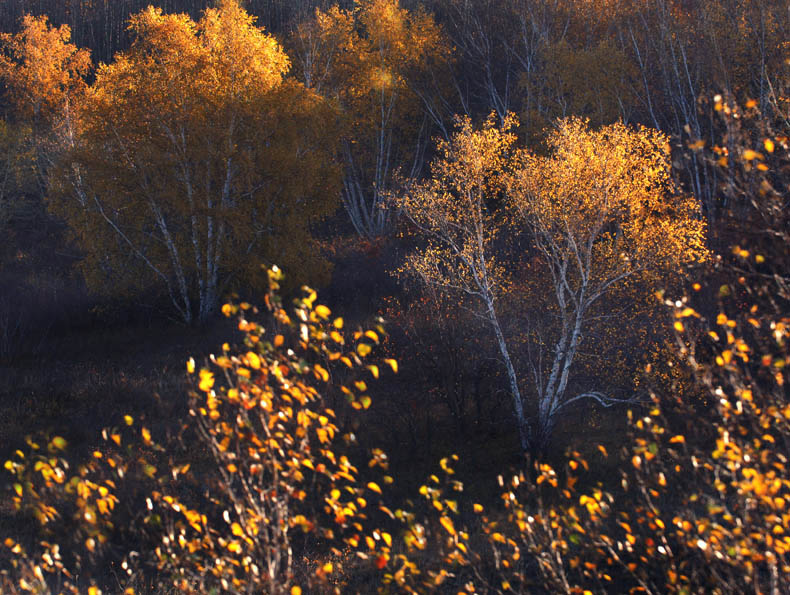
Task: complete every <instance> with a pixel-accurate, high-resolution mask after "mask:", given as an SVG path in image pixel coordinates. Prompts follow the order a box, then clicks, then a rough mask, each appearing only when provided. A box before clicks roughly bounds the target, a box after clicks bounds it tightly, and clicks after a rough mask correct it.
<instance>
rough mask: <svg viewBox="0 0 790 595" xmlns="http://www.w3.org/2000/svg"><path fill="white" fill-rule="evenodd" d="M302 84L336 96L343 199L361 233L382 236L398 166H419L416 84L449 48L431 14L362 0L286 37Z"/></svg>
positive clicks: (395, 2) (382, 0) (424, 128)
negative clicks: (339, 113)
mask: <svg viewBox="0 0 790 595" xmlns="http://www.w3.org/2000/svg"><path fill="white" fill-rule="evenodd" d="M291 47H292V48H293V54H294V56H295V62H296V66H297V70H298V71H299V73H300V76H301V78H302V80H303V81H304V83H305V85H307V86H308V87H310V88H313V89H315V90H317V91H318V92H320V93H321V94H322V95H324V96H326V97H328V98H332V99H333V100H335V101H337V103H338V104H339V105H340V107H341V110H342V112H343V116H344V117H343V129H342V141H341V151H342V153H341V154H342V160H343V164H344V166H345V171H344V178H343V191H342V199H343V205H344V206H345V208H346V211H347V212H348V215H349V217H350V219H351V223H352V224H353V226H354V229H355V230H356V231H357V233H358V234H359V235H360V236H362V237H364V238H375V237H378V236H381V235H382V234H383V233H384V232H386V231H387V230H388V229H390V227H391V223H392V219H393V215H394V213H393V212H392V211H391V210H390V209H389V208H387V205H386V196H387V193H388V191H389V190H390V189H391V188H392V187H393V181H394V179H395V178H396V175H395V174H396V171H397V170H398V169H400V170H401V171H402V173H403V175H404V177H406V178H412V177H414V176H416V175H417V174H418V173H419V172H420V171H421V169H422V166H423V153H424V150H425V145H426V141H427V139H428V123H429V121H428V120H429V118H428V116H427V115H426V114H424V113H423V110H422V107H423V105H424V102H425V99H426V97H425V95H424V92H418V91H417V90H416V89H417V86H416V84H415V83H416V81H417V80H418V79H419V78H420V77H421V76H422V75H423V74H424V73H425V71H426V70H427V69H428V67H429V65H430V64H432V63H433V62H434V61H437V60H442V59H446V56H447V55H448V54H449V51H450V49H449V45H448V43H447V42H446V40H445V38H444V36H443V34H442V32H441V30H440V28H439V27H438V26H437V25H436V23H435V22H434V20H433V18H432V17H431V16H430V15H429V14H428V13H426V12H425V11H423V10H421V9H418V10H414V11H408V10H406V9H405V8H403V7H401V5H400V2H399V0H362V1H360V2H358V3H357V6H356V8H355V9H354V10H350V11H347V10H342V9H340V8H339V7H338V6H334V7H332V8H330V9H329V10H327V11H321V10H316V13H315V18H314V19H313V20H312V21H309V22H306V23H303V24H302V25H301V26H300V27H299V28H298V29H297V31H296V33H295V35H294V36H293V38H292V39H291Z"/></svg>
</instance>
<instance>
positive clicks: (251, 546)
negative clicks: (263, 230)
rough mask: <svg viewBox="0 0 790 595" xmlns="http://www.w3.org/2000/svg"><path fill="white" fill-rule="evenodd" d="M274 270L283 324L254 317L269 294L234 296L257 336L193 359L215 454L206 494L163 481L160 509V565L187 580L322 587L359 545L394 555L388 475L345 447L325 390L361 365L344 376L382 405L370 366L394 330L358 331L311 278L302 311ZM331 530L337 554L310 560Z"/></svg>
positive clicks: (192, 587)
mask: <svg viewBox="0 0 790 595" xmlns="http://www.w3.org/2000/svg"><path fill="white" fill-rule="evenodd" d="M269 280H270V283H271V288H272V290H271V292H270V293H269V294H268V295H267V297H266V306H267V310H268V314H269V316H270V318H269V320H268V326H269V330H267V329H265V328H264V326H263V325H262V324H260V323H258V322H254V321H253V320H252V319H253V317H254V316H255V315H256V314H259V312H258V310H257V309H256V308H255V307H252V306H250V305H248V304H244V303H243V304H240V305H230V304H229V305H227V306H226V307H225V308H223V312H224V313H225V315H226V316H228V317H232V316H237V317H238V328H239V330H241V331H242V332H243V333H244V343H243V346H241V347H240V348H239V349H234V348H231V347H230V346H229V345H227V344H226V345H224V346H223V351H222V354H221V355H218V356H212V357H211V358H210V362H208V364H207V366H206V367H204V368H202V369H199V370H197V369H196V366H195V364H194V362H193V361H192V360H190V362H189V363H188V365H187V367H188V371H190V372H192V373H193V374H195V376H196V382H195V384H196V390H195V391H194V392H193V393H192V394H191V396H190V409H189V415H190V417H191V420H192V423H193V424H194V428H195V429H196V432H197V435H198V437H199V441H200V446H201V447H202V448H205V449H206V450H207V452H208V454H209V457H208V458H209V459H210V463H208V464H209V465H210V466H211V468H210V469H208V470H204V471H203V472H202V474H201V484H202V485H201V488H202V490H203V491H204V495H203V497H201V498H199V499H197V500H198V501H197V502H190V501H188V500H187V499H186V498H182V497H179V495H178V492H177V491H174V490H163V491H162V492H157V493H155V494H152V501H153V503H152V515H151V521H152V522H153V521H154V520H156V522H161V523H162V524H163V526H165V527H168V530H167V531H166V532H165V534H163V535H162V541H161V544H160V545H159V546H158V547H157V549H156V553H157V555H158V557H159V568H160V571H164V572H166V573H168V574H169V576H171V577H172V584H173V586H174V587H175V588H177V589H179V590H182V591H186V592H207V591H208V590H210V589H213V588H221V589H222V590H223V591H229V592H244V593H247V592H265V593H289V592H292V593H293V592H300V591H301V590H302V589H306V590H308V591H313V589H316V588H319V586H320V585H323V586H324V587H326V585H327V584H329V583H331V584H334V585H341V584H342V578H339V575H341V573H342V572H343V571H344V570H345V569H344V568H343V563H344V562H343V560H348V559H349V555H350V557H351V558H352V559H353V558H359V559H363V560H369V561H370V562H371V563H372V564H375V565H377V566H379V567H382V566H384V565H386V563H387V561H388V559H389V548H390V546H391V542H392V539H391V537H390V535H389V534H388V533H386V532H384V531H382V530H380V529H375V528H373V527H371V521H372V519H373V518H375V517H377V516H379V515H381V514H383V513H382V510H383V511H384V512H388V510H387V509H386V507H384V506H383V504H382V503H381V497H382V490H381V487H380V486H379V484H378V483H376V482H374V481H369V482H363V481H361V479H360V470H359V469H358V468H357V467H356V466H355V465H354V463H352V461H351V460H350V459H349V458H348V456H346V455H345V454H343V446H344V445H346V446H347V445H349V444H351V443H353V442H354V437H353V435H350V434H345V435H343V434H342V432H341V429H340V428H339V425H338V424H339V422H338V421H337V414H336V412H335V411H334V410H333V409H332V408H330V407H329V406H328V404H327V402H326V401H325V400H324V399H323V398H322V392H324V389H325V388H326V387H327V383H328V382H330V379H332V378H333V377H334V378H335V380H336V379H337V376H338V372H339V371H338V370H337V368H338V367H342V368H344V369H346V370H347V371H350V372H352V374H351V375H350V379H351V381H350V382H347V383H345V384H344V385H343V386H342V387H341V391H342V393H343V394H345V395H346V397H347V399H348V402H349V403H350V404H351V406H352V407H353V408H355V409H362V408H365V409H366V408H368V407H369V406H370V403H371V400H370V397H369V396H368V395H366V394H364V392H365V390H366V389H367V385H366V383H365V378H364V377H365V376H373V377H378V376H379V374H380V371H379V367H378V365H376V364H374V363H372V362H371V363H368V362H369V360H370V359H371V358H370V355H371V353H372V352H373V350H374V349H375V347H376V344H377V343H378V342H379V340H380V339H379V337H380V334H381V333H382V332H383V331H382V329H378V330H377V331H374V330H366V331H362V330H360V331H356V332H354V333H352V334H350V335H349V334H346V333H344V332H343V320H342V319H340V318H334V319H333V318H332V316H331V311H330V310H329V308H327V307H326V306H324V305H320V304H317V303H316V302H315V300H316V294H315V292H314V291H312V290H310V289H308V288H305V290H304V291H305V295H304V297H302V298H301V299H299V300H297V301H296V307H295V310H294V312H293V313H292V314H289V313H287V312H286V310H285V309H284V308H283V307H282V305H281V302H280V300H279V298H278V297H277V295H276V293H275V292H276V290H277V289H278V288H279V281H280V280H281V273H280V272H279V270H277V269H276V268H275V269H273V270H271V271H269ZM389 364H390V366H391V367H392V368H393V370H395V369H396V368H397V366H396V364H395V362H394V361H390V362H389ZM370 466H371V467H376V466H382V467H384V468H386V466H387V460H386V456H385V455H383V453H380V452H375V453H374V457H373V459H372V460H371V461H370ZM385 481H390V480H389V479H388V478H386V477H385ZM317 542H318V543H321V544H322V545H321V549H322V552H323V553H324V554H326V555H331V556H333V558H332V560H328V559H325V558H323V557H322V555H321V554H319V555H316V556H312V558H313V559H311V560H309V561H308V562H307V563H306V564H304V563H302V560H303V558H304V556H305V555H307V554H308V553H309V551H308V549H307V548H308V547H310V546H311V544H315V543H317ZM337 560H341V561H340V562H338V561H337ZM349 563H350V562H349Z"/></svg>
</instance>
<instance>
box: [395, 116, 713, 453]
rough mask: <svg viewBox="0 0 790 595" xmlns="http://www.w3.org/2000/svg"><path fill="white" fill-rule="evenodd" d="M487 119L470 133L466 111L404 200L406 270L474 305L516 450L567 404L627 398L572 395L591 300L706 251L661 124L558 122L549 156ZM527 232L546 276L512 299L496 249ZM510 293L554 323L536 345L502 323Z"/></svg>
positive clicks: (545, 437) (536, 445)
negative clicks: (495, 358) (413, 239)
mask: <svg viewBox="0 0 790 595" xmlns="http://www.w3.org/2000/svg"><path fill="white" fill-rule="evenodd" d="M494 118H495V116H494V115H493V114H492V116H490V117H489V118H488V120H487V121H486V122H485V123H484V125H483V126H482V128H481V129H479V130H475V129H473V127H472V124H471V122H470V121H469V120H468V119H462V120H461V121H460V126H459V129H458V131H457V132H456V133H455V135H454V136H453V137H452V139H451V140H450V141H448V142H440V143H439V158H437V160H436V161H435V162H434V163H433V167H432V176H431V178H430V179H429V180H428V181H426V182H423V183H420V184H416V185H415V187H414V188H413V189H412V190H411V191H409V192H408V193H407V194H406V196H404V197H403V198H401V199H400V201H399V204H400V205H401V206H402V207H403V209H404V211H405V212H406V213H407V215H408V217H409V219H410V221H411V223H412V225H413V226H414V228H415V229H416V231H417V232H418V234H419V235H420V236H421V242H422V246H421V247H420V248H419V249H418V250H416V251H415V252H414V253H413V254H412V255H411V256H410V257H409V260H408V262H407V264H406V265H405V266H404V268H403V270H404V271H405V272H410V273H413V274H416V275H417V276H418V277H419V278H420V279H421V280H422V281H423V282H424V283H425V284H428V285H433V286H437V287H442V288H444V289H447V290H452V291H457V292H460V293H461V294H465V295H467V296H468V297H469V298H470V299H471V303H473V304H475V305H474V306H473V308H474V312H475V314H476V315H477V316H479V317H481V318H482V319H483V320H485V321H486V323H487V324H488V326H489V328H490V329H491V331H492V335H493V339H494V340H495V342H496V345H497V348H498V350H499V354H500V358H501V361H502V364H503V366H504V368H505V371H506V373H507V378H508V385H509V389H510V393H511V397H512V401H513V411H514V415H515V420H516V424H517V427H518V431H519V440H520V444H521V447H522V449H524V450H527V449H529V448H532V449H536V450H545V449H546V447H547V446H548V444H549V441H550V438H551V434H552V431H553V429H554V427H555V426H556V423H557V421H558V419H560V417H561V415H562V413H563V412H564V411H567V407H568V405H570V404H572V403H575V402H577V401H581V400H586V399H592V400H595V401H597V402H598V403H600V404H602V405H604V406H609V405H612V404H614V403H617V402H622V401H623V399H621V398H616V397H614V396H613V395H610V394H607V391H606V387H603V388H598V387H590V388H588V389H584V390H581V391H578V392H572V391H571V388H575V387H576V385H577V384H578V383H574V382H572V380H573V373H574V371H575V370H576V367H577V366H575V364H577V356H578V354H579V349H580V346H581V345H582V342H583V338H584V332H585V331H587V330H588V329H589V327H590V323H591V321H592V319H593V318H594V317H596V316H597V314H598V313H596V312H595V310H594V309H593V308H594V306H596V305H598V304H599V303H600V301H601V300H602V298H604V297H605V296H608V295H610V294H611V293H612V292H613V291H615V290H616V289H620V288H621V287H622V286H623V284H625V283H626V282H636V280H640V281H645V280H646V279H647V278H648V276H650V275H653V276H655V275H658V274H660V273H662V272H663V271H666V270H667V267H679V266H681V265H682V264H684V263H686V262H689V261H694V260H698V259H701V258H703V257H704V255H705V247H704V229H705V228H704V224H703V222H702V221H701V220H700V218H699V212H698V208H697V206H696V203H695V202H694V201H693V199H691V198H690V197H686V196H682V195H679V194H677V193H676V192H674V188H673V185H672V181H671V177H670V161H669V147H668V143H667V140H666V138H665V137H664V136H663V135H661V133H659V132H657V131H652V130H648V129H637V130H633V129H630V128H628V127H626V126H624V125H622V124H614V125H611V126H607V127H604V128H602V129H601V130H600V131H597V132H595V131H591V130H590V129H589V128H588V126H587V124H586V123H585V122H584V121H581V120H578V119H569V120H561V121H559V122H558V123H557V125H556V126H557V129H556V131H555V132H553V133H551V134H550V135H549V137H548V140H547V143H548V146H549V148H550V153H549V154H548V155H546V156H537V155H533V154H531V153H529V152H528V151H525V150H517V149H516V148H515V146H514V143H515V136H514V135H513V134H512V133H511V132H510V129H511V127H512V126H514V124H515V118H514V117H513V116H508V118H507V119H506V121H505V123H504V126H502V127H497V126H496V124H495V119H494ZM525 230H526V231H527V232H528V237H529V238H530V239H531V241H532V242H533V243H534V247H535V251H534V252H531V251H530V252H527V253H526V254H524V258H525V259H531V258H532V254H533V253H534V254H537V255H538V258H539V259H540V260H541V261H542V263H543V265H544V266H545V268H546V269H547V271H546V272H547V275H546V277H547V279H544V278H542V277H541V278H538V279H534V280H531V283H530V285H531V287H532V288H533V290H532V291H534V292H537V293H535V294H532V292H527V293H528V295H513V294H514V292H515V291H516V290H515V288H516V287H517V285H516V284H514V283H511V280H510V279H509V270H508V267H507V266H506V265H505V264H504V260H503V255H505V254H507V253H508V251H509V252H510V253H513V252H514V251H515V250H517V249H518V248H519V241H520V240H519V238H520V237H522V236H523V235H524V234H523V232H524V231H525ZM522 250H523V248H522ZM532 270H534V269H532ZM653 278H655V277H653ZM506 295H507V298H508V300H509V301H512V300H520V302H519V303H522V302H523V305H524V306H525V307H523V308H521V309H520V311H521V312H528V311H529V307H528V306H529V305H530V304H531V303H533V302H537V303H546V304H548V305H549V307H550V308H551V309H552V312H555V313H556V317H557V318H558V320H559V323H558V324H557V325H556V326H557V329H556V330H555V329H554V325H551V328H545V329H541V335H542V336H543V340H542V341H539V342H538V344H537V345H535V346H529V347H528V348H526V349H524V348H522V345H521V344H520V343H519V342H518V341H517V338H516V337H514V336H512V335H511V333H510V332H509V330H508V329H507V328H505V327H504V325H503V324H502V321H503V318H502V317H503V312H504V311H505V310H504V308H503V306H504V303H503V298H504V297H505V296H506ZM521 323H522V326H527V327H530V326H534V325H535V324H536V321H535V320H524V321H521ZM621 332H622V331H621ZM547 346H548V348H547ZM525 351H526V353H525ZM543 362H548V365H546V366H545V369H544V366H543Z"/></svg>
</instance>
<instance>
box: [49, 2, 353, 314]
mask: <svg viewBox="0 0 790 595" xmlns="http://www.w3.org/2000/svg"><path fill="white" fill-rule="evenodd" d="M130 28H131V29H132V31H133V32H134V34H135V42H134V44H133V45H132V47H131V49H130V50H129V51H128V52H125V53H122V54H119V55H118V56H116V59H115V60H114V62H113V63H111V64H109V65H103V66H101V67H100V68H99V70H98V72H97V76H96V81H95V83H94V84H93V85H92V86H91V87H90V89H89V91H88V93H87V97H86V99H85V102H84V105H83V106H82V109H81V110H80V113H81V120H80V126H79V128H80V134H79V139H78V144H77V147H76V149H75V151H74V152H73V153H72V155H71V156H70V159H69V161H68V163H65V164H64V167H63V168H62V171H61V176H60V179H59V189H60V190H61V192H60V193H59V195H58V198H57V199H56V200H55V201H54V207H55V209H56V210H57V211H58V212H59V213H61V214H63V215H64V216H65V217H66V219H67V220H68V221H69V222H70V223H71V225H72V227H73V228H74V229H75V230H76V232H77V234H78V237H79V240H80V243H81V245H82V246H83V248H84V249H85V251H86V253H87V258H86V260H85V263H84V265H85V266H84V270H85V272H86V276H88V278H89V280H90V281H92V282H94V284H97V285H105V286H106V285H111V286H115V287H116V288H117V287H118V286H121V287H123V286H130V287H133V288H135V289H137V290H139V289H142V288H144V287H145V284H148V285H149V286H150V287H152V288H153V287H163V288H164V289H165V290H166V291H167V294H168V295H169V297H170V301H171V302H172V305H173V307H174V308H175V309H176V310H177V312H178V314H179V316H180V317H181V318H182V319H183V320H184V321H186V322H192V321H194V320H205V319H206V318H208V317H209V316H210V315H211V314H212V313H213V312H214V310H215V309H216V306H217V304H218V302H219V300H220V299H221V298H222V294H223V292H224V291H226V290H227V288H228V287H229V286H230V285H231V284H232V283H234V282H236V281H237V280H239V279H242V280H247V281H249V280H250V279H251V278H252V277H253V276H254V274H255V272H256V270H257V269H258V267H259V266H260V263H261V261H266V260H269V261H272V260H276V261H277V262H279V263H280V264H282V265H285V266H287V265H288V264H289V263H291V264H293V268H294V269H296V268H297V266H296V264H295V263H296V262H299V266H298V269H299V270H301V271H303V272H304V273H317V272H318V271H319V270H320V269H319V265H320V261H319V259H317V258H316V257H315V256H312V255H311V252H312V251H311V250H310V247H311V246H310V235H309V225H310V223H311V222H312V221H315V220H316V219H318V218H320V217H322V216H324V215H326V214H327V213H329V212H331V211H332V210H333V208H334V204H333V203H332V201H331V199H328V198H327V194H329V195H330V196H331V189H332V187H333V186H334V184H336V183H337V179H338V176H337V169H336V168H335V166H334V164H333V162H332V159H331V155H332V153H333V151H332V148H331V141H329V140H328V138H330V137H331V136H330V135H329V134H328V131H329V130H330V129H331V127H332V126H333V122H334V117H333V113H332V111H331V110H330V109H329V108H328V107H327V105H326V103H325V102H324V101H322V100H321V99H320V98H319V97H318V96H317V95H315V94H314V93H311V92H309V91H307V90H305V89H304V87H303V86H301V85H299V84H297V83H295V82H292V81H288V80H287V79H285V74H286V72H287V70H288V68H289V60H288V57H287V56H286V55H285V53H284V52H283V50H282V48H281V47H280V46H279V44H278V43H277V42H276V41H275V40H274V39H273V38H272V37H271V36H269V35H267V34H266V33H265V32H264V31H263V30H262V29H261V28H259V27H257V26H256V25H255V23H254V18H253V17H251V16H249V15H248V14H247V13H246V12H245V11H244V10H243V9H242V8H241V7H240V6H239V4H238V2H236V1H235V0H223V1H221V2H219V3H218V5H217V8H213V9H209V10H206V11H205V13H204V15H203V17H202V19H201V20H200V21H198V22H195V21H193V20H192V19H191V18H189V17H188V16H186V15H166V14H163V12H162V11H161V10H160V9H155V8H150V7H149V8H148V9H147V10H145V11H143V12H141V13H139V14H137V15H135V16H134V17H133V18H132V19H131V23H130ZM319 185H320V189H319ZM327 189H329V190H330V192H329V193H327V192H326V190H327Z"/></svg>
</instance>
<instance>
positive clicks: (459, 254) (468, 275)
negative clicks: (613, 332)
mask: <svg viewBox="0 0 790 595" xmlns="http://www.w3.org/2000/svg"><path fill="white" fill-rule="evenodd" d="M514 125H515V118H513V117H512V116H508V117H507V118H506V119H505V122H504V125H503V126H501V127H498V126H497V125H496V122H495V117H494V115H493V114H492V115H491V116H490V117H489V118H488V119H487V120H486V122H485V123H484V124H483V127H482V128H481V129H480V130H475V129H474V128H473V127H472V122H471V120H470V119H469V118H462V119H460V120H459V127H458V130H457V132H456V133H455V134H454V135H453V136H452V137H451V139H450V140H449V141H440V142H439V145H438V151H439V157H438V158H437V159H436V160H435V161H434V162H433V164H432V167H431V174H432V175H431V177H430V178H429V179H428V180H427V181H425V182H422V183H418V184H415V185H414V187H413V188H412V189H411V190H410V191H409V192H408V193H407V194H406V195H405V196H403V197H402V198H400V200H399V201H398V202H399V205H400V206H401V207H402V208H403V210H404V212H405V214H406V216H407V217H408V219H409V221H410V222H411V224H412V225H413V226H414V227H415V228H416V230H417V231H418V232H419V234H420V235H421V236H422V239H423V240H424V242H425V245H424V247H423V248H422V249H420V250H417V251H415V252H413V253H412V254H411V255H410V257H409V258H408V261H407V263H406V265H405V266H404V268H403V271H404V272H408V273H410V274H416V275H417V276H418V277H419V278H420V279H421V280H422V282H424V283H425V284H428V285H433V286H438V287H441V288H443V289H448V290H454V291H458V292H460V293H462V294H465V295H466V296H468V297H469V298H471V300H472V303H473V304H474V306H473V307H474V312H475V314H476V315H477V316H479V317H481V318H482V319H483V320H485V321H486V323H487V324H488V326H489V328H490V329H491V332H492V334H493V336H494V339H495V341H496V344H497V347H498V349H499V354H500V356H501V358H502V363H503V365H504V367H505V371H506V373H507V378H508V385H509V388H510V392H511V396H512V401H513V412H514V415H515V420H516V425H517V427H518V432H519V441H520V444H521V448H522V450H525V451H526V450H527V449H528V448H529V446H530V433H529V424H528V418H527V411H526V410H525V407H524V400H523V398H522V395H521V388H520V385H519V378H518V373H517V371H516V366H515V364H514V362H513V358H512V357H511V354H510V348H509V346H508V341H507V338H506V336H505V333H504V331H503V329H502V325H501V323H500V318H499V314H498V310H497V303H498V299H499V298H500V297H501V295H502V293H503V291H504V290H505V288H506V286H507V274H506V270H505V267H504V266H503V265H502V263H501V262H500V260H499V258H498V255H497V249H496V245H497V242H498V241H499V240H501V239H502V237H503V236H504V235H506V234H505V232H506V226H505V225H503V224H502V222H501V221H498V217H497V213H496V211H495V210H494V209H493V203H494V201H495V200H496V199H497V198H498V197H499V198H501V195H502V192H503V190H504V188H505V181H506V180H505V176H504V172H505V168H506V165H507V153H508V151H509V150H510V149H511V148H512V147H513V144H514V143H515V140H516V137H515V135H514V134H513V133H512V132H510V129H511V128H512V127H513V126H514Z"/></svg>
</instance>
